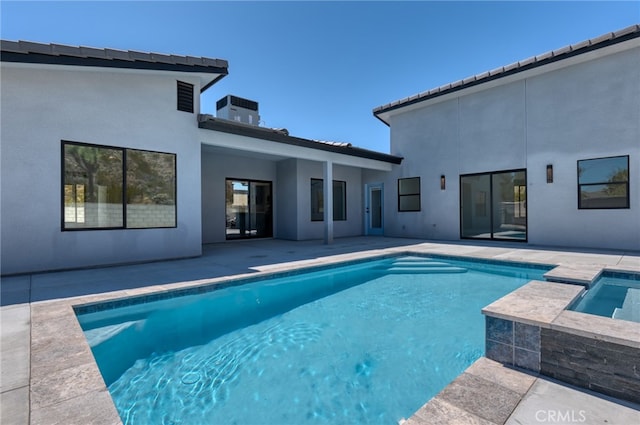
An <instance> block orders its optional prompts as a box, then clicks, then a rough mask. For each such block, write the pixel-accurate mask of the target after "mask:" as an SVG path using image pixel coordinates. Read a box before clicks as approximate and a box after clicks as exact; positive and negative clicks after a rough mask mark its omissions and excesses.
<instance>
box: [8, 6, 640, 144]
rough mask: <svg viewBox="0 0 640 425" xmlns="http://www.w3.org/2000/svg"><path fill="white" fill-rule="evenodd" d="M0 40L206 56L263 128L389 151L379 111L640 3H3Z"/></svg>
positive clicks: (210, 95)
mask: <svg viewBox="0 0 640 425" xmlns="http://www.w3.org/2000/svg"><path fill="white" fill-rule="evenodd" d="M0 14H1V19H2V20H1V26H0V33H1V36H2V38H3V39H8V40H28V41H36V42H44V43H60V44H69V45H84V46H91V47H99V48H106V47H108V48H116V49H123V50H140V51H146V52H158V53H171V54H179V55H194V56H206V57H213V58H221V59H226V60H228V61H229V75H228V76H227V77H225V78H224V79H223V80H222V81H221V82H219V83H218V84H216V85H214V86H213V87H211V88H210V89H209V90H208V91H206V92H205V94H204V95H203V105H202V112H203V113H211V114H214V115H215V101H216V100H218V99H219V98H221V97H223V96H224V95H226V94H234V95H237V96H241V97H246V98H249V99H252V100H255V101H257V102H259V104H260V115H261V118H262V121H263V125H265V126H267V127H284V128H287V129H289V131H290V133H291V134H292V135H295V136H299V137H305V138H312V139H323V140H337V141H345V142H351V143H353V144H354V145H356V146H359V147H363V148H366V149H373V150H378V151H382V152H388V151H389V129H388V127H386V126H385V125H384V124H382V123H381V122H380V121H378V120H377V119H376V118H374V117H373V115H372V110H373V108H375V107H377V106H380V105H384V104H387V103H389V102H392V101H394V100H398V99H401V98H405V97H408V96H411V95H414V94H417V93H419V92H422V91H425V90H428V89H431V88H434V87H437V86H440V85H443V84H446V83H449V82H452V81H456V80H459V79H462V78H466V77H469V76H471V75H474V74H478V73H481V72H484V71H487V70H490V69H494V68H497V67H500V66H503V65H507V64H510V63H512V62H515V61H518V60H521V59H525V58H528V57H530V56H535V55H537V54H541V53H544V52H547V51H549V50H553V49H557V48H560V47H563V46H566V45H568V44H573V43H577V42H580V41H583V40H586V39H589V38H593V37H596V36H599V35H602V34H604V33H607V32H611V31H615V30H618V29H621V28H624V27H627V26H629V25H633V24H636V23H640V2H639V1H638V0H636V1H625V2H609V1H606V2H593V1H587V2H580V1H571V2H482V1H475V2H458V1H449V2H429V1H423V2H363V1H356V2H244V1H239V2H211V1H196V2H151V1H149V2H147V1H137V2H78V1H73V2H55V1H47V2H30V1H21V2H10V1H2V2H0Z"/></svg>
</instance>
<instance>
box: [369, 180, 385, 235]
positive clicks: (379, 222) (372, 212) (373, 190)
mask: <svg viewBox="0 0 640 425" xmlns="http://www.w3.org/2000/svg"><path fill="white" fill-rule="evenodd" d="M365 194H366V195H365V208H364V215H365V217H364V222H365V234H366V235H378V236H382V235H383V234H384V212H383V205H384V202H383V201H384V196H383V195H384V190H383V187H382V183H376V184H368V185H365Z"/></svg>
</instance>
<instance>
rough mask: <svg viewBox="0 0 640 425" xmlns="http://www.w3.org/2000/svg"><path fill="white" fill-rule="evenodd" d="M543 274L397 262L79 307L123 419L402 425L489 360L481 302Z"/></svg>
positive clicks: (480, 265) (489, 265) (449, 262)
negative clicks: (468, 370)
mask: <svg viewBox="0 0 640 425" xmlns="http://www.w3.org/2000/svg"><path fill="white" fill-rule="evenodd" d="M549 268H550V267H543V266H535V267H534V266H529V267H527V266H526V265H523V264H518V265H508V264H507V263H502V264H498V263H493V262H486V261H483V262H470V261H459V260H458V259H454V258H447V257H437V258H431V259H425V258H423V257H415V256H403V257H399V258H385V259H379V260H376V261H367V262H358V263H353V264H350V265H347V266H341V267H338V268H336V267H330V268H324V269H321V270H315V271H311V272H305V273H298V272H295V273H290V274H289V275H285V276H276V277H270V278H267V279H264V278H262V279H260V280H255V279H250V280H242V281H236V282H227V283H226V284H224V285H221V286H224V287H220V285H219V286H218V287H217V288H219V289H216V290H213V289H214V287H201V288H197V289H196V291H197V292H202V293H200V294H195V295H189V294H188V292H187V291H182V292H180V293H177V294H176V293H171V294H167V293H164V294H157V295H151V296H146V297H138V298H134V299H127V300H122V301H116V302H109V303H103V304H100V305H92V306H86V307H80V308H77V309H76V312H77V315H78V319H79V321H80V323H81V325H82V327H83V330H84V331H85V335H86V336H87V339H88V341H89V344H90V345H91V348H92V351H93V353H94V357H95V358H96V361H97V363H98V366H99V368H100V371H101V373H102V374H103V377H104V379H105V382H106V384H107V386H108V388H109V391H110V393H111V395H112V398H113V400H114V403H115V405H116V407H117V409H118V412H119V413H120V416H121V418H122V420H123V422H124V423H125V424H137V423H157V424H178V423H183V424H186V423H189V424H192V423H195V424H197V423H240V424H262V423H264V424H271V423H278V424H288V423H292V424H293V423H295V424H303V423H354V422H358V423H382V424H384V423H386V424H391V423H394V424H395V423H397V422H398V420H400V419H401V418H404V417H408V416H410V415H411V414H412V413H413V412H415V411H416V410H417V409H418V408H419V407H420V406H421V405H422V404H423V403H425V402H426V401H427V400H428V399H429V398H431V397H432V396H434V395H435V394H437V393H438V392H439V391H440V390H441V389H443V388H444V387H445V386H446V385H447V384H448V383H449V382H450V381H451V380H453V379H454V378H455V377H456V376H457V375H458V374H460V373H461V372H462V371H464V369H466V367H468V366H469V365H470V364H471V363H472V362H473V361H475V360H476V359H477V358H478V357H480V356H482V354H483V352H484V320H483V317H482V315H481V313H480V310H481V308H482V307H484V306H485V305H487V304H489V303H490V302H492V301H494V300H495V299H498V298H500V297H501V296H503V295H505V294H507V293H509V292H511V291H513V290H514V289H516V288H518V287H520V286H521V285H523V284H524V283H526V282H528V281H529V280H532V279H538V280H540V279H542V275H543V273H544V272H545V271H547V270H549ZM176 295H180V296H176Z"/></svg>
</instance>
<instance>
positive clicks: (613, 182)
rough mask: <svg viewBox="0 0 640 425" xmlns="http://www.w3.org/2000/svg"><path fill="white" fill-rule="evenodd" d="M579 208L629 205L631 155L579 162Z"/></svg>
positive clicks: (625, 206) (627, 206) (626, 206)
mask: <svg viewBox="0 0 640 425" xmlns="http://www.w3.org/2000/svg"><path fill="white" fill-rule="evenodd" d="M578 208H580V209H604V208H629V156H615V157H610V158H597V159H585V160H582V161H578Z"/></svg>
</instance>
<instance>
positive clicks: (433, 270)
mask: <svg viewBox="0 0 640 425" xmlns="http://www.w3.org/2000/svg"><path fill="white" fill-rule="evenodd" d="M466 272H467V269H465V268H462V267H453V266H443V267H434V266H429V267H389V268H388V269H387V273H394V274H405V273H413V274H418V273H420V274H427V273H466Z"/></svg>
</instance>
